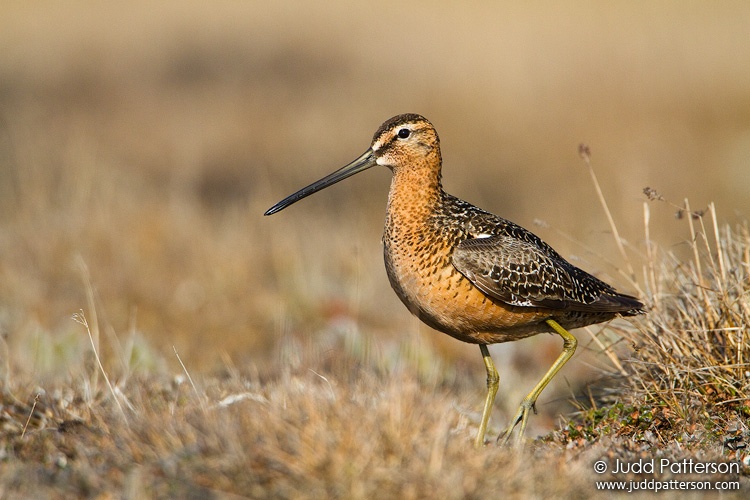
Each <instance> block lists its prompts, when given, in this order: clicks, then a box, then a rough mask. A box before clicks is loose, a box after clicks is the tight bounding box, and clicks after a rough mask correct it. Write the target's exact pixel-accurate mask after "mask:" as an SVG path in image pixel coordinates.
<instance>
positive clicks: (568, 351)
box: [497, 319, 578, 445]
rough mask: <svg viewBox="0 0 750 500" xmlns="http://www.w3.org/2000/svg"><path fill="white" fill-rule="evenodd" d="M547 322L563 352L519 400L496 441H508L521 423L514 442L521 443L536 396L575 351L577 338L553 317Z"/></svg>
mask: <svg viewBox="0 0 750 500" xmlns="http://www.w3.org/2000/svg"><path fill="white" fill-rule="evenodd" d="M547 324H548V325H549V326H550V327H552V329H553V330H555V332H557V334H558V335H560V336H561V337H562V338H563V352H561V353H560V356H558V358H557V360H555V362H554V363H553V364H552V366H551V367H550V369H549V370H547V373H546V374H545V375H544V377H542V380H540V381H539V383H538V384H536V387H534V389H532V391H531V392H530V393H529V395H528V396H526V397H525V398H523V401H521V406H519V408H518V411H517V412H516V416H515V417H513V420H511V421H510V425H509V426H508V428H507V429H505V432H503V433H502V434H500V436H498V438H497V440H498V441H502V444H506V443H507V442H508V439H509V438H510V435H511V434H512V433H513V429H515V428H516V426H517V425H518V424H519V423H520V424H521V428H520V429H519V430H518V435H517V436H516V443H515V444H516V445H518V444H520V443H521V440H522V439H523V433H524V432H525V431H526V423H527V422H528V420H529V413H530V412H531V410H532V409H533V408H534V405H535V404H536V400H537V398H538V397H539V395H540V394H541V393H542V391H543V390H544V388H545V387H547V384H549V383H550V381H551V380H552V378H553V377H554V376H555V375H557V372H559V371H560V368H562V367H563V365H564V364H565V363H567V362H568V360H569V359H570V358H571V357H572V356H573V353H574V352H576V347H577V346H578V340H576V338H575V337H574V336H573V335H571V333H570V332H568V331H567V330H566V329H565V328H563V327H562V326H560V324H559V323H558V322H557V321H555V320H553V319H548V320H547Z"/></svg>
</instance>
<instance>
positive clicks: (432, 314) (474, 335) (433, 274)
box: [385, 252, 550, 344]
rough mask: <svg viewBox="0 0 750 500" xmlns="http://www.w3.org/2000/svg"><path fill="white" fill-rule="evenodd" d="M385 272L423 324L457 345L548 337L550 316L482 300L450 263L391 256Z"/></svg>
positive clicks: (447, 260)
mask: <svg viewBox="0 0 750 500" xmlns="http://www.w3.org/2000/svg"><path fill="white" fill-rule="evenodd" d="M385 261H386V270H387V272H388V278H389V280H390V282H391V286H392V287H393V289H394V291H395V292H396V294H397V295H398V296H399V298H400V299H401V301H402V302H403V303H404V304H405V305H406V307H407V308H408V309H409V310H410V311H411V312H412V313H413V314H415V315H416V316H418V317H419V319H421V320H422V321H423V322H424V323H426V324H427V325H429V326H431V327H432V328H434V329H436V330H439V331H441V332H443V333H447V334H449V335H451V336H453V337H455V338H457V339H459V340H462V341H464V342H471V343H487V344H491V343H498V342H507V341H511V340H517V339H520V338H524V337H528V336H531V335H534V334H537V333H541V332H546V331H549V328H548V327H547V325H546V324H545V323H544V319H546V318H548V317H549V316H550V315H549V313H548V312H545V311H544V310H541V309H537V308H526V307H523V308H519V307H514V306H509V305H507V304H505V303H503V302H500V301H497V300H494V299H492V298H490V297H488V296H486V295H485V294H484V293H483V292H482V291H481V290H479V289H478V288H477V287H475V286H474V285H473V284H472V282H471V281H470V280H469V279H467V278H466V277H465V276H464V275H463V274H461V273H460V272H459V271H458V270H457V269H456V268H455V267H454V266H453V264H451V263H450V259H444V260H443V262H442V263H441V262H436V261H435V260H431V261H430V262H424V263H419V262H415V261H414V260H413V259H409V258H403V257H401V258H400V257H399V256H398V255H393V254H391V255H389V253H388V252H386V258H385Z"/></svg>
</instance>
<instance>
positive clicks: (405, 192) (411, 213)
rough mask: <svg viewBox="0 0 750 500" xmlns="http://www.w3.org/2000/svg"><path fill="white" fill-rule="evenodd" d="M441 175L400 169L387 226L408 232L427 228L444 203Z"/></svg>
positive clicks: (390, 199) (395, 175)
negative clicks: (412, 228) (406, 229)
mask: <svg viewBox="0 0 750 500" xmlns="http://www.w3.org/2000/svg"><path fill="white" fill-rule="evenodd" d="M444 195H445V193H444V192H443V186H442V184H441V179H440V171H439V170H436V171H434V170H433V171H425V170H421V169H416V168H414V169H398V170H396V171H394V173H393V179H392V180H391V189H390V192H389V193H388V209H387V220H386V225H390V226H392V227H393V226H400V227H401V228H403V229H405V228H407V227H410V226H413V227H414V228H419V227H424V222H425V220H426V219H428V218H429V217H430V216H432V214H434V213H435V211H436V210H437V209H438V208H439V207H440V204H441V203H442V202H443V197H444Z"/></svg>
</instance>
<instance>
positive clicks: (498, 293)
mask: <svg viewBox="0 0 750 500" xmlns="http://www.w3.org/2000/svg"><path fill="white" fill-rule="evenodd" d="M375 165H382V166H384V167H388V168H389V169H391V171H392V172H393V178H392V181H391V189H390V193H389V194H388V207H387V211H386V219H385V231H384V234H383V245H384V253H385V268H386V271H387V273H388V279H389V280H390V282H391V286H392V287H393V289H394V290H395V292H396V294H397V295H398V296H399V298H400V299H401V301H402V302H403V303H404V304H405V305H406V307H407V308H408V309H409V310H410V311H411V312H412V313H413V314H415V315H417V316H418V317H419V319H421V320H422V321H423V322H425V323H426V324H428V325H429V326H431V327H432V328H434V329H436V330H439V331H441V332H444V333H447V334H448V335H451V336H452V337H455V338H457V339H458V340H462V341H464V342H470V343H474V344H479V348H480V350H481V352H482V357H483V359H484V365H485V368H486V369H487V398H486V399H485V403H484V410H483V412H482V420H481V422H480V424H479V430H478V432H477V436H476V439H475V441H474V444H475V446H477V447H479V446H481V445H483V444H484V436H485V433H486V431H487V423H488V421H489V418H490V413H491V411H492V405H493V403H494V401H495V395H496V394H497V388H498V384H499V376H498V373H497V370H496V369H495V365H494V363H493V361H492V357H490V353H489V350H488V349H487V345H488V344H494V343H499V342H508V341H512V340H519V339H522V338H525V337H529V336H531V335H536V334H538V333H545V332H547V333H551V332H555V333H557V334H558V335H560V336H561V337H562V339H563V351H562V353H561V354H560V356H559V357H558V358H557V360H556V361H555V362H554V363H553V364H552V366H551V367H550V369H549V370H548V371H547V373H546V374H545V375H544V377H543V378H542V379H541V380H540V381H539V383H538V384H537V385H536V387H534V389H532V391H531V392H530V393H529V394H528V395H527V396H526V397H525V398H524V399H523V401H522V402H521V405H520V407H519V408H518V411H517V412H516V414H515V416H514V417H513V419H512V420H511V422H510V425H509V426H508V427H507V428H506V430H505V432H504V433H502V434H500V435H499V436H498V440H500V439H502V441H503V443H505V442H507V441H508V439H509V438H510V435H511V434H512V432H513V429H515V427H516V426H517V425H518V424H519V423H520V424H521V427H520V429H519V432H518V435H517V443H520V442H521V439H522V437H523V433H524V431H525V430H526V424H527V421H528V417H529V413H530V411H531V410H532V409H533V408H534V404H535V403H536V400H537V398H538V397H539V394H540V393H541V392H542V390H544V388H545V387H546V386H547V384H549V382H550V381H551V380H552V378H553V377H554V376H555V375H556V374H557V372H558V371H560V368H562V366H563V365H564V364H565V363H566V362H567V361H568V360H569V359H570V357H571V356H573V353H574V352H575V349H576V345H577V344H578V342H577V340H576V338H575V337H574V336H573V335H571V334H570V333H569V332H568V330H569V329H573V328H578V327H582V326H586V325H591V324H594V323H600V322H603V321H608V320H610V319H612V318H614V317H616V316H617V315H623V316H632V315H636V314H640V313H642V312H643V311H642V308H643V304H641V303H640V302H639V301H638V300H637V299H636V298H635V297H631V296H629V295H624V294H620V293H618V292H616V291H615V289H614V288H613V287H611V286H610V285H608V284H606V283H604V282H603V281H600V280H599V279H597V278H595V277H593V276H591V275H590V274H588V273H586V272H585V271H582V270H581V269H579V268H577V267H575V266H574V265H572V264H570V263H569V262H568V261H566V260H565V259H563V258H562V257H561V256H560V255H559V254H558V253H557V252H556V251H555V250H553V249H552V248H551V247H550V246H549V245H547V244H546V243H545V242H543V241H542V240H541V239H540V238H539V237H538V236H536V235H535V234H533V233H531V232H530V231H527V230H526V229H524V228H522V227H521V226H518V225H517V224H514V223H513V222H510V221H508V220H505V219H503V218H500V217H498V216H496V215H493V214H491V213H488V212H485V211H484V210H481V209H479V208H477V207H475V206H473V205H471V204H469V203H467V202H465V201H463V200H460V199H458V198H456V197H454V196H451V195H449V194H448V193H446V192H445V191H443V187H442V184H441V168H442V158H441V156H440V140H439V139H438V135H437V131H436V130H435V128H434V127H433V126H432V124H431V123H430V122H429V121H428V120H427V119H425V118H424V117H422V116H420V115H416V114H404V115H399V116H395V117H393V118H391V119H390V120H388V121H387V122H385V123H384V124H383V125H381V126H380V128H379V129H378V130H377V132H375V135H374V136H373V138H372V145H371V146H370V147H369V148H368V149H367V151H365V152H364V154H362V155H361V156H360V157H359V158H357V159H356V160H354V161H353V162H351V163H349V164H348V165H346V166H344V167H343V168H341V169H339V170H337V171H335V172H333V173H332V174H330V175H327V176H326V177H323V178H322V179H320V180H319V181H316V182H314V183H312V184H310V185H309V186H307V187H305V188H303V189H301V190H299V191H297V192H296V193H294V194H293V195H291V196H288V197H287V198H284V199H283V200H281V201H280V202H278V203H277V204H276V205H274V206H273V207H271V208H269V209H268V211H266V213H265V215H271V214H275V213H276V212H278V211H280V210H283V209H284V208H286V207H288V206H289V205H291V204H292V203H295V202H297V201H299V200H301V199H302V198H304V197H306V196H309V195H311V194H313V193H315V192H316V191H319V190H321V189H324V188H326V187H328V186H330V185H332V184H334V183H336V182H338V181H340V180H343V179H346V178H347V177H350V176H352V175H354V174H356V173H358V172H362V171H363V170H366V169H368V168H370V167H373V166H375Z"/></svg>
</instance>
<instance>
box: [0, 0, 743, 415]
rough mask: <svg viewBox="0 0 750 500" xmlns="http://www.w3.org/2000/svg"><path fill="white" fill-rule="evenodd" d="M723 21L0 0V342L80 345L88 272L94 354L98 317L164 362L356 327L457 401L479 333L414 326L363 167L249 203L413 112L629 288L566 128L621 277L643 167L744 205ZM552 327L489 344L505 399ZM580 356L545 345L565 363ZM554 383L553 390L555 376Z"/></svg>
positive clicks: (451, 169) (718, 12)
mask: <svg viewBox="0 0 750 500" xmlns="http://www.w3.org/2000/svg"><path fill="white" fill-rule="evenodd" d="M748 33H750V4H748V3H747V2H722V3H721V4H720V5H719V4H715V3H713V2H689V1H687V2H686V1H683V0H680V1H666V2H658V3H654V2H650V1H628V2H576V1H566V2H524V3H521V2H518V3H505V2H493V1H471V2H461V3H458V2H421V1H415V2H391V1H388V0H385V1H382V2H377V3H375V4H370V5H369V6H368V5H364V4H363V3H359V4H354V3H352V2H343V1H338V2H328V3H304V2H288V1H279V2H237V1H217V2H193V1H180V2H146V1H131V2H126V3H125V2H124V3H121V4H113V3H101V2H90V1H76V0H73V1H69V2H65V3H53V2H20V1H5V2H3V3H2V5H0V327H1V328H2V332H3V334H4V338H5V339H6V342H7V348H6V349H5V350H4V352H5V356H6V358H9V359H7V360H6V365H7V366H9V367H10V370H25V371H27V372H29V373H33V374H36V375H38V376H39V377H44V376H45V375H47V374H51V373H55V370H60V369H62V370H63V371H64V370H65V367H64V365H63V366H58V365H56V363H58V362H57V361H56V360H59V359H64V360H66V361H65V362H66V363H69V362H70V361H69V360H70V359H78V358H77V356H80V352H78V351H77V350H81V349H83V347H85V343H83V344H81V343H78V342H71V341H70V340H69V339H71V338H76V339H79V338H81V336H84V335H85V333H84V332H83V331H82V329H81V326H80V325H79V324H77V323H76V322H74V321H73V320H72V319H71V316H72V315H73V314H74V313H76V312H77V311H79V310H80V309H84V310H85V311H86V313H87V316H88V317H89V319H91V314H92V312H91V308H90V306H89V304H88V301H87V282H88V283H90V285H91V290H92V291H93V292H94V303H95V305H96V312H97V316H98V322H99V325H100V328H101V332H102V335H103V336H105V337H103V338H108V339H110V341H109V342H103V344H104V345H103V349H104V350H105V354H106V351H107V350H108V349H109V350H113V351H117V348H116V347H112V346H117V345H118V343H121V344H122V343H124V344H127V346H129V349H128V350H127V352H128V353H130V354H129V356H130V357H131V361H132V359H133V357H138V356H140V358H139V359H138V360H137V361H138V362H139V363H142V364H143V366H159V367H161V368H162V369H168V370H170V371H174V372H179V371H180V368H179V365H178V362H177V360H176V359H175V357H174V356H173V353H172V347H173V346H174V348H175V349H177V350H178V351H179V353H180V355H181V357H182V359H183V361H185V363H186V365H187V366H188V368H189V369H190V370H191V371H192V372H193V373H201V372H203V373H215V372H217V371H219V372H220V371H221V370H223V369H225V368H226V366H228V365H233V366H236V367H239V368H240V369H248V367H253V369H258V370H260V371H263V372H265V373H273V372H274V371H278V370H281V369H282V368H283V367H294V366H298V365H299V363H300V362H301V361H300V359H302V358H303V357H304V356H303V355H302V354H301V353H310V352H312V353H313V355H310V354H307V355H306V356H307V357H306V358H305V359H306V361H304V363H307V365H305V366H310V367H312V368H311V369H319V368H315V367H316V366H318V365H319V364H322V363H323V361H321V360H324V359H329V358H336V357H337V356H339V353H340V351H342V350H348V351H356V352H359V351H361V352H364V353H366V355H367V356H370V357H374V358H376V359H378V360H379V361H378V362H379V363H384V364H386V365H387V364H388V363H392V364H395V365H398V363H404V362H411V361H413V362H414V363H416V364H417V365H419V366H422V367H423V369H425V370H427V371H428V372H430V370H431V372H430V373H434V372H439V374H440V375H439V376H441V377H447V378H448V379H450V380H468V382H466V385H467V386H469V385H470V386H471V387H473V388H474V389H473V390H474V391H475V393H474V392H472V393H469V394H468V396H467V401H470V402H474V400H476V401H477V406H478V405H479V403H478V402H479V401H480V400H481V398H482V397H483V396H482V394H483V393H482V390H483V387H482V385H483V379H484V368H483V366H482V364H481V362H480V358H479V350H478V349H477V348H476V347H475V346H469V345H464V344H461V343H459V342H457V341H455V340H453V339H451V338H449V337H447V336H444V335H442V334H438V333H435V332H433V331H431V330H430V329H429V328H427V327H425V326H421V325H420V324H419V322H418V321H417V320H415V319H414V318H412V317H411V316H410V315H409V313H408V312H407V311H406V309H405V308H404V307H403V306H402V305H401V303H400V302H399V301H398V299H397V298H396V296H395V294H393V293H392V292H391V290H390V287H389V285H388V281H387V278H386V276H385V271H384V268H383V263H382V247H381V243H380V235H381V231H382V224H383V219H384V209H385V203H386V197H387V191H388V186H389V180H390V174H389V172H388V171H387V170H385V169H383V170H377V169H375V170H370V171H368V172H366V173H364V174H362V175H359V176H356V177H354V178H352V179H350V180H347V181H346V182H345V183H343V184H339V185H337V186H335V187H333V188H330V189H328V190H326V191H325V192H323V193H320V194H318V195H316V196H314V197H311V198H308V199H306V200H305V201H304V202H301V203H299V204H297V205H295V206H293V207H291V208H289V209H287V210H285V211H284V212H282V213H280V214H278V215H275V216H273V217H271V218H268V217H263V216H262V214H263V211H264V210H265V209H267V208H268V207H269V206H271V205H272V204H273V203H275V202H276V201H278V200H280V199H281V198H282V197H284V196H286V195H288V194H290V193H291V192H293V191H295V190H297V189H298V188H300V187H302V186H304V185H306V184H308V183H309V182H311V181H313V180H316V179H318V178H320V177H321V176H322V175H324V174H327V173H329V172H331V171H333V170H335V169H337V168H339V167H340V166H342V165H344V164H345V163H347V162H348V161H350V160H352V159H354V158H355V157H356V156H358V155H359V154H361V153H362V152H363V151H364V150H365V148H367V147H368V146H369V143H370V140H371V137H372V134H373V133H374V131H375V130H376V129H377V127H378V126H379V125H380V124H381V123H382V122H383V121H385V120H386V119H387V118H389V117H391V116H393V115H395V114H399V113H404V112H415V113H420V114H423V115H425V116H426V117H427V118H429V119H430V120H431V121H432V122H433V123H434V125H435V126H436V128H437V130H438V132H439V134H440V137H441V141H442V148H443V158H444V162H445V169H444V176H443V180H444V186H445V188H446V190H447V191H449V192H451V193H453V194H455V195H457V196H459V197H461V198H464V199H466V200H468V201H470V202H472V203H474V204H476V205H478V206H480V207H482V208H484V209H487V210H489V211H491V212H494V213H496V214H499V215H501V216H503V217H506V218H509V219H511V220H513V221H515V222H517V223H519V224H521V225H523V226H525V227H527V228H529V229H531V230H532V231H534V232H536V233H537V234H539V235H540V236H541V237H542V238H543V239H545V240H546V241H548V242H549V243H550V244H552V245H553V246H554V247H555V248H556V249H557V250H558V251H559V252H560V253H562V254H563V255H564V256H565V257H566V258H569V259H570V260H572V261H573V262H574V263H575V264H577V265H579V266H581V267H584V268H585V269H587V270H589V271H590V272H593V273H595V274H597V275H598V276H600V277H602V278H604V279H607V280H609V281H611V282H612V283H613V284H615V285H616V286H617V287H618V288H620V289H622V290H623V291H625V292H630V293H633V292H635V291H636V290H634V288H633V287H632V286H631V285H630V284H629V283H628V282H627V280H625V279H623V278H622V276H621V275H620V274H619V273H618V272H617V268H618V267H622V266H623V264H624V263H623V259H622V258H621V256H620V254H619V253H618V252H617V249H616V247H615V245H614V240H613V238H612V236H611V231H610V226H609V224H608V223H607V220H606V217H605V215H604V213H603V211H602V209H601V207H600V204H599V201H598V199H597V197H596V194H595V190H594V187H593V185H592V183H591V180H590V177H589V175H588V172H587V170H586V168H585V164H584V163H583V162H582V160H581V159H580V158H579V156H578V153H577V150H578V145H579V144H580V143H586V144H588V145H589V147H590V148H591V161H592V164H593V166H594V169H595V170H596V172H597V175H598V177H599V180H600V182H601V185H602V189H603V192H604V196H605V198H606V199H607V201H608V203H609V205H610V208H611V210H612V212H613V216H614V219H615V222H616V224H617V226H618V228H619V230H620V232H621V236H623V237H624V238H625V239H626V240H627V241H628V243H629V246H628V251H629V253H630V256H631V258H632V259H633V265H634V267H635V270H636V279H640V276H641V275H642V272H641V265H642V255H643V253H644V252H645V245H644V238H645V237H644V216H643V209H644V207H643V206H644V202H645V201H646V198H645V197H644V195H643V193H642V190H643V188H644V187H647V186H648V187H651V188H654V189H656V190H657V191H658V192H659V193H660V194H661V195H663V196H664V197H665V198H667V199H669V200H671V201H673V202H674V203H678V204H680V203H682V200H683V199H684V198H689V200H690V203H691V206H692V208H694V209H700V208H704V207H705V206H706V205H707V203H709V202H711V201H715V202H716V203H717V207H718V211H719V214H720V218H721V222H726V223H730V224H733V223H736V222H738V221H744V220H745V219H746V217H747V215H748V210H749V209H750V191H749V190H748V187H750V37H748ZM650 208H651V222H650V230H651V237H652V239H653V240H655V241H656V242H658V243H659V244H660V245H661V248H662V250H663V251H677V252H679V249H680V247H681V244H682V242H683V241H684V240H685V239H686V238H687V237H688V232H687V230H686V223H685V221H684V220H678V219H676V218H675V210H674V208H673V207H671V206H669V205H668V204H664V203H660V204H653V203H652V204H651V205H650ZM579 337H580V338H581V339H582V345H584V346H586V347H589V344H590V337H588V336H587V335H586V334H581V335H579ZM80 345H83V347H75V346H80ZM71 346H73V347H71ZM133 346H136V348H134V347H133ZM137 346H141V348H140V349H138V348H137ZM404 346H406V347H404ZM560 348H561V345H560V342H559V339H557V338H552V337H551V336H544V338H535V339H530V340H527V341H523V342H519V343H515V344H513V345H503V346H497V347H493V351H492V352H493V353H494V355H495V356H496V359H497V363H498V365H499V368H500V372H501V394H504V395H505V397H506V398H507V399H508V403H507V404H508V407H509V408H515V405H517V403H518V401H520V398H521V397H522V396H523V394H524V393H525V392H526V391H528V390H529V389H530V387H531V386H532V385H533V383H534V382H535V380H537V379H538V378H539V377H541V375H542V374H543V372H544V371H545V370H546V367H547V366H548V365H549V363H551V361H552V360H553V359H554V357H556V356H557V354H558V353H559V351H560ZM587 350H592V351H595V350H596V348H595V347H591V348H590V349H582V351H584V352H583V353H581V354H580V356H585V355H586V353H585V351H587ZM67 351H73V352H70V353H68V355H67V357H65V356H63V357H62V358H61V357H60V356H57V355H56V353H58V354H59V353H60V352H67ZM138 353H140V354H138ZM149 353H150V354H149ZM154 353H156V354H155V355H154ZM410 353H411V354H410ZM424 353H427V355H424ZM115 354H116V353H115ZM404 360H407V361H404ZM408 360H411V361H408ZM596 363H597V361H591V362H581V363H577V364H576V365H577V366H576V368H569V367H566V370H565V371H564V372H563V374H564V375H565V376H566V377H568V378H567V379H566V380H567V381H568V382H567V384H569V385H570V386H576V383H575V380H576V377H578V376H579V375H578V373H579V372H582V374H581V375H580V377H581V380H586V379H587V378H588V377H590V376H591V374H590V373H588V372H587V370H590V368H591V366H590V365H595V364H596ZM571 366H572V365H571ZM529 367H533V369H532V368H529ZM420 369H422V368H420ZM524 369H525V371H524ZM530 370H531V371H532V372H529V371H530ZM524 377H528V379H527V378H524ZM561 380H562V381H561ZM516 381H518V384H515V383H514V382H516ZM555 385H556V386H557V388H556V389H554V390H557V391H558V393H559V397H560V398H561V399H562V400H563V404H565V401H564V399H565V398H567V397H568V396H569V395H570V394H571V393H572V392H574V390H577V389H571V387H568V386H566V381H565V380H563V379H562V378H559V379H556V382H555ZM511 387H512V389H511ZM516 387H517V388H516ZM543 399H547V401H546V402H543V401H541V400H540V405H542V406H543V405H545V403H546V404H550V401H551V400H555V398H554V397H553V396H547V397H546V398H544V397H543ZM501 404H502V403H501ZM564 407H565V408H567V410H569V409H570V406H569V405H567V406H564Z"/></svg>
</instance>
